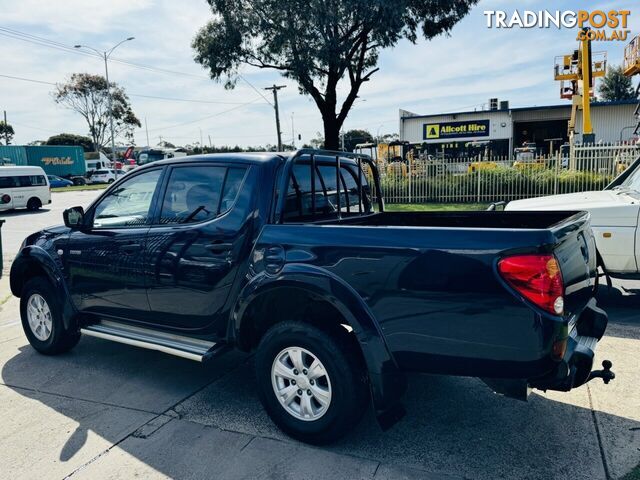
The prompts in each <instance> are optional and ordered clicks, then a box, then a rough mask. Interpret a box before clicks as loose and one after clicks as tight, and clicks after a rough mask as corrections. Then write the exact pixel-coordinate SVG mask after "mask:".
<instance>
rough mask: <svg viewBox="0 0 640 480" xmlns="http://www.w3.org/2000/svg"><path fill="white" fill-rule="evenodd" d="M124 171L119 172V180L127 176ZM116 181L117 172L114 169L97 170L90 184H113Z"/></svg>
mask: <svg viewBox="0 0 640 480" xmlns="http://www.w3.org/2000/svg"><path fill="white" fill-rule="evenodd" d="M126 174H127V172H125V171H124V170H118V178H120V177H122V176H124V175H126ZM115 181H116V171H115V170H112V169H108V170H96V171H95V172H93V173H92V174H91V176H90V177H89V183H113V182H115Z"/></svg>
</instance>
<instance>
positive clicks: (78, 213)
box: [62, 207, 84, 230]
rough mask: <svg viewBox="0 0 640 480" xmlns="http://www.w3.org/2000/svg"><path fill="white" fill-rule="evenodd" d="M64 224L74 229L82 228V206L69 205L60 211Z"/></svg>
mask: <svg viewBox="0 0 640 480" xmlns="http://www.w3.org/2000/svg"><path fill="white" fill-rule="evenodd" d="M62 217H63V218H64V224H65V226H67V227H69V228H73V229H75V230H77V229H79V228H82V226H83V225H84V208H82V207H71V208H67V209H66V210H65V211H64V212H62Z"/></svg>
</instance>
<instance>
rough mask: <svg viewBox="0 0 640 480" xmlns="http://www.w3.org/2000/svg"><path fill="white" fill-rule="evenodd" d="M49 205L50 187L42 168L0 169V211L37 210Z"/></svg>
mask: <svg viewBox="0 0 640 480" xmlns="http://www.w3.org/2000/svg"><path fill="white" fill-rule="evenodd" d="M50 203H51V187H50V185H49V180H48V178H47V175H46V174H45V173H44V170H43V169H42V167H15V166H14V167H4V166H3V167H0V211H3V210H11V209H14V208H27V209H28V210H38V209H39V208H40V207H42V206H43V205H48V204H50Z"/></svg>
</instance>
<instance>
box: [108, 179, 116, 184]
mask: <svg viewBox="0 0 640 480" xmlns="http://www.w3.org/2000/svg"><path fill="white" fill-rule="evenodd" d="M114 181H115V180H114V179H113V178H110V179H109V180H107V183H113V182H114Z"/></svg>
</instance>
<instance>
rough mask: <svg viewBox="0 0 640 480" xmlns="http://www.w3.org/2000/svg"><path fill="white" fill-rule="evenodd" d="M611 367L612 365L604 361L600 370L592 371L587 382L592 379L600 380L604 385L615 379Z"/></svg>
mask: <svg viewBox="0 0 640 480" xmlns="http://www.w3.org/2000/svg"><path fill="white" fill-rule="evenodd" d="M611 367H613V364H612V363H611V362H610V361H609V360H604V361H603V362H602V370H594V371H592V372H591V373H590V374H589V379H588V380H587V382H588V381H590V380H593V379H594V378H601V379H602V381H603V382H604V383H605V384H607V383H609V382H610V381H611V380H613V379H614V378H616V374H615V373H613V372H612V371H611Z"/></svg>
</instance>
